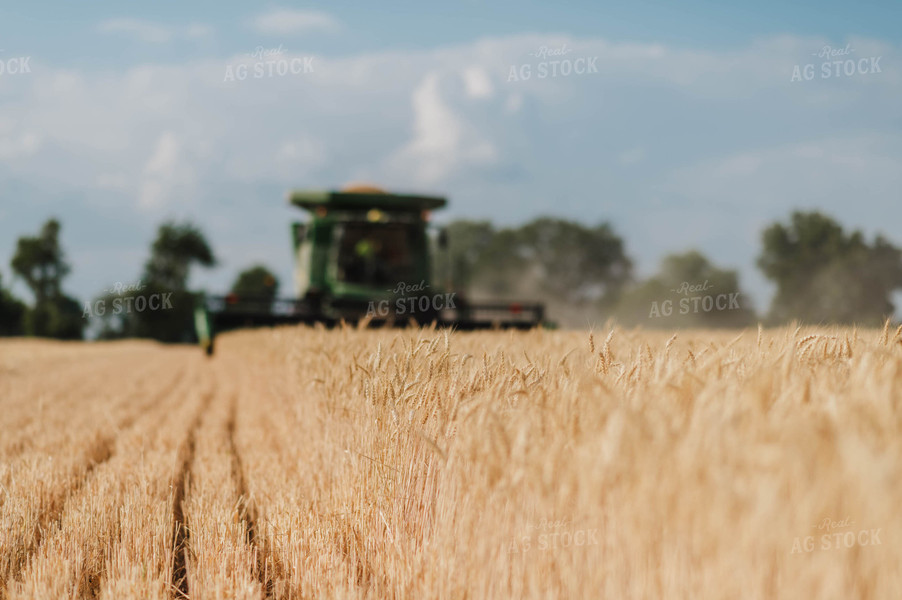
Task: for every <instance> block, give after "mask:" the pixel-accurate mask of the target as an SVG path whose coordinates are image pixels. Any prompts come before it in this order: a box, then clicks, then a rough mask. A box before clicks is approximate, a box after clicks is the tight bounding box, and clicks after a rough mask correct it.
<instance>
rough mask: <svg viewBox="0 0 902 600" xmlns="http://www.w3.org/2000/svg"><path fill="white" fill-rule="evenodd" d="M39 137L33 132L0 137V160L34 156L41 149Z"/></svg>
mask: <svg viewBox="0 0 902 600" xmlns="http://www.w3.org/2000/svg"><path fill="white" fill-rule="evenodd" d="M41 143H42V139H41V136H40V135H39V134H37V133H34V132H30V131H29V132H25V133H22V134H21V135H18V136H15V135H12V136H7V137H0V159H3V160H13V159H16V158H28V157H30V156H34V155H35V154H36V153H37V152H38V150H40V149H41Z"/></svg>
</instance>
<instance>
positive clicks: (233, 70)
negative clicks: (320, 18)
mask: <svg viewBox="0 0 902 600" xmlns="http://www.w3.org/2000/svg"><path fill="white" fill-rule="evenodd" d="M284 53H285V50H284V49H283V48H282V44H279V47H278V48H268V49H267V48H264V47H263V46H257V47H256V48H255V49H254V51H253V52H252V53H250V54H248V55H247V56H249V57H250V58H251V59H252V60H253V62H248V61H244V62H241V63H238V64H237V65H232V64H229V65H226V70H225V77H224V78H223V82H226V81H235V80H236V79H237V80H238V81H244V80H245V79H247V78H248V76H251V77H253V78H254V79H263V78H264V77H266V78H270V77H285V76H287V75H289V74H291V75H304V74H306V73H313V57H312V56H301V57H297V56H296V57H294V58H291V59H289V58H284V57H283V56H282V55H283V54H284Z"/></svg>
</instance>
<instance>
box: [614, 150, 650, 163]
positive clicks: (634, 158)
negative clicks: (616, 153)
mask: <svg viewBox="0 0 902 600" xmlns="http://www.w3.org/2000/svg"><path fill="white" fill-rule="evenodd" d="M644 159H645V148H641V147H638V146H637V147H635V148H630V149H629V150H626V151H625V152H622V153H621V154H620V164H623V165H634V164H636V163H639V162H642V160H644Z"/></svg>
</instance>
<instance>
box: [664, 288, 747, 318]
mask: <svg viewBox="0 0 902 600" xmlns="http://www.w3.org/2000/svg"><path fill="white" fill-rule="evenodd" d="M713 287H714V285H713V284H709V283H708V280H707V279H706V280H705V283H703V284H702V283H699V284H695V285H692V284H690V283H689V282H688V281H684V282H683V283H682V284H680V286H679V287H678V288H676V289H672V290H670V291H671V292H673V293H675V294H681V295H683V296H684V297H683V298H680V299H679V311H680V314H681V315H688V314H689V313H693V314H698V313H699V312H700V310H699V309H701V311H704V312H711V311H712V310H717V311H723V310H738V309H739V308H740V307H739V292H733V293H730V294H716V295H715V294H705V295H701V296H690V295H689V294H696V293H698V292H706V291H708V290H709V289H711V288H713ZM672 314H673V300H664V301H663V302H661V305H660V306H658V302H657V300H655V301H652V303H651V311H650V312H649V313H648V318H649V319H651V318H654V317H662V316H663V317H669V316H670V315H672Z"/></svg>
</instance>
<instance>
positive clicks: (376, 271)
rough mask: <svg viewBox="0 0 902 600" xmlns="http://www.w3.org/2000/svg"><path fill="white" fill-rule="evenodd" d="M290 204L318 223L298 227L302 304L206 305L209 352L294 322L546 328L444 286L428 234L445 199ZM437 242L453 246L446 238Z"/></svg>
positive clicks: (379, 195) (525, 308)
mask: <svg viewBox="0 0 902 600" xmlns="http://www.w3.org/2000/svg"><path fill="white" fill-rule="evenodd" d="M288 201H289V202H290V203H291V204H292V205H294V206H296V207H298V208H301V209H303V210H305V211H307V213H308V215H309V220H308V221H307V223H293V224H292V238H293V240H294V256H295V261H296V268H295V285H296V289H295V293H296V294H297V297H296V298H294V299H275V300H273V299H271V298H259V297H256V298H255V297H239V296H237V295H235V294H230V295H228V296H207V297H204V298H203V299H201V300H200V301H199V303H198V305H197V307H196V308H195V313H194V325H195V329H196V332H197V337H198V340H199V341H200V344H201V346H202V347H203V348H204V349H205V350H206V352H207V354H212V353H213V348H214V340H215V336H216V334H217V333H220V332H223V331H228V330H230V329H239V328H247V327H263V326H274V325H283V324H292V323H307V324H315V323H322V324H323V325H325V326H327V327H331V326H334V325H336V324H338V323H341V322H342V321H344V322H346V323H351V324H356V323H358V322H361V321H363V320H366V321H367V323H368V324H369V325H370V326H388V327H398V326H406V325H409V324H415V325H429V324H431V323H436V324H437V325H438V326H440V327H454V328H456V329H461V330H473V329H491V328H500V329H511V328H516V329H531V328H533V327H536V326H541V325H544V324H545V323H544V313H545V310H544V306H543V305H541V304H536V303H521V302H506V303H479V304H475V303H470V302H467V301H466V300H465V299H464V298H463V297H462V296H461V295H459V294H457V293H455V292H454V291H453V290H448V289H440V288H437V287H435V285H434V281H433V279H432V273H431V270H432V269H431V264H432V263H431V250H430V245H431V244H430V237H429V234H428V232H427V228H428V224H429V214H430V211H433V210H436V209H440V208H442V207H444V206H445V205H446V204H447V201H446V200H445V198H440V197H436V196H419V195H402V194H389V193H386V192H384V191H382V190H381V189H379V188H375V187H372V186H354V187H349V188H344V189H343V190H341V191H295V192H291V193H290V194H289V195H288ZM437 241H438V246H439V248H441V249H444V248H445V247H446V246H447V239H446V236H445V233H444V231H442V232H440V233H439V235H438V240H437Z"/></svg>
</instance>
